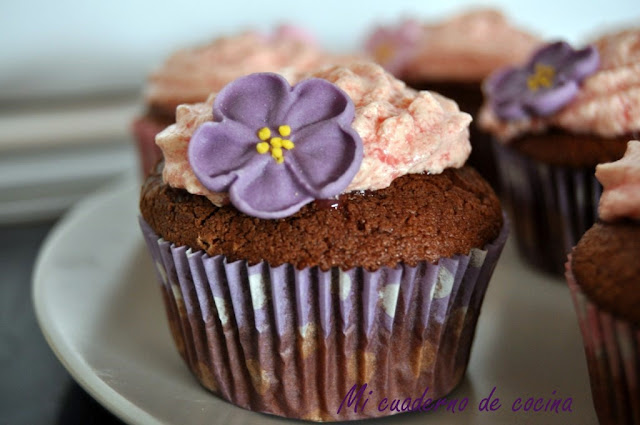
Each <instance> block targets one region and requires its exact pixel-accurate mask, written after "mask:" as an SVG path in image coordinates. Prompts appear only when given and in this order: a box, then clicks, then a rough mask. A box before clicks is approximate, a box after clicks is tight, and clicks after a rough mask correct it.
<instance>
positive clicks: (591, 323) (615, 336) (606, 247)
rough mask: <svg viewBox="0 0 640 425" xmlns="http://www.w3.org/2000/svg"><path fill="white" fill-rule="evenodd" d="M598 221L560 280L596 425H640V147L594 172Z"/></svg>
mask: <svg viewBox="0 0 640 425" xmlns="http://www.w3.org/2000/svg"><path fill="white" fill-rule="evenodd" d="M596 177H597V178H598V180H600V181H601V182H602V185H603V187H604V191H603V193H602V197H601V199H600V207H599V213H600V219H601V221H600V222H598V223H596V224H595V225H594V226H593V227H591V229H589V230H588V231H587V232H586V233H585V234H584V236H583V237H582V238H581V239H580V241H579V242H578V244H577V246H576V247H575V248H574V249H573V251H572V254H571V255H569V261H568V262H567V264H566V278H567V282H568V284H569V288H570V289H571V294H572V296H573V300H574V304H575V307H576V311H577V314H578V319H579V321H580V330H581V331H582V336H583V339H584V346H585V353H586V356H587V364H588V367H589V375H590V378H591V392H592V395H593V402H594V405H595V409H596V412H597V414H598V419H599V421H600V424H602V425H610V424H611V425H613V424H615V425H639V424H640V262H639V261H638V259H639V258H640V142H638V141H631V142H629V144H628V148H627V151H626V153H625V155H624V157H623V158H622V159H620V160H618V161H616V162H612V163H608V164H601V165H598V166H597V168H596Z"/></svg>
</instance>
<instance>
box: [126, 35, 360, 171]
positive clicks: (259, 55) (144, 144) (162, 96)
mask: <svg viewBox="0 0 640 425" xmlns="http://www.w3.org/2000/svg"><path fill="white" fill-rule="evenodd" d="M349 59H350V58H349V57H341V56H333V55H329V54H327V53H325V52H323V51H322V50H320V48H318V47H317V45H316V43H315V42H314V41H313V37H312V36H310V35H309V34H308V33H306V32H305V31H304V30H302V29H300V28H298V27H294V26H290V25H282V26H280V27H278V28H277V29H276V30H275V31H274V32H273V34H270V35H265V34H261V33H258V32H245V33H242V34H239V35H236V36H232V37H221V38H218V39H216V40H214V41H212V42H211V43H208V44H206V45H203V46H198V47H192V48H187V49H183V50H180V51H177V52H176V53H174V54H173V55H171V56H170V57H169V58H168V59H167V60H166V62H165V63H164V64H163V65H162V66H161V67H160V68H159V69H158V70H156V71H155V72H154V73H152V74H151V75H150V77H149V79H148V83H147V87H146V88H145V103H146V112H145V115H144V116H142V117H139V118H138V119H136V120H135V122H134V124H133V133H134V136H135V138H136V141H137V145H138V150H139V153H140V160H141V167H142V170H143V174H144V175H147V174H148V173H149V172H150V170H151V169H152V167H153V166H154V165H155V164H156V163H157V162H158V161H159V160H160V159H161V158H162V154H161V152H160V149H159V148H158V147H157V146H156V144H155V136H156V134H158V133H159V132H160V131H162V130H163V129H164V128H166V127H167V126H169V125H170V124H173V123H174V122H175V113H176V107H177V106H178V105H180V104H182V103H196V102H204V101H205V100H206V99H207V97H208V96H209V94H210V93H212V92H217V91H219V90H220V89H222V87H224V86H225V85H226V84H228V83H229V82H231V81H232V80H234V79H236V78H238V77H241V76H243V75H247V74H250V73H253V72H276V71H278V72H280V73H282V74H284V75H287V76H291V75H293V74H295V73H297V72H304V71H307V70H310V69H315V68H317V67H318V66H320V65H321V64H330V63H333V62H334V61H335V62H336V63H339V62H341V61H348V60H349Z"/></svg>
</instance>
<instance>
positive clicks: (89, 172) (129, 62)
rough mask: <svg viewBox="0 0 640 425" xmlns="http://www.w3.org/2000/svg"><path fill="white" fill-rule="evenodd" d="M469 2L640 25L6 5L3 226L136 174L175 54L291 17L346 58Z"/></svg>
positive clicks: (397, 13)
mask: <svg viewBox="0 0 640 425" xmlns="http://www.w3.org/2000/svg"><path fill="white" fill-rule="evenodd" d="M470 7H476V8H477V7H496V8H498V9H500V10H502V11H503V12H504V13H505V14H506V15H507V16H508V17H509V18H510V19H511V20H512V21H513V22H514V23H515V24H516V25H517V26H521V27H523V28H526V29H529V30H531V31H533V32H535V33H538V34H540V35H541V36H543V37H545V38H563V39H567V40H569V41H571V42H581V41H583V40H586V39H588V38H590V37H591V36H594V35H596V34H598V33H600V32H602V31H604V30H607V29H610V28H615V27H618V26H630V25H633V24H636V25H637V23H638V22H639V20H638V18H640V6H638V3H637V0H612V1H594V2H577V1H567V2H559V1H552V0H540V1H507V0H504V1H492V2H482V3H479V2H470V1H465V0H448V1H415V0H414V1H411V0H395V1H393V2H391V1H388V0H387V1H382V0H368V1H366V2H364V1H344V0H323V1H322V2H301V1H287V0H281V1H279V0H271V1H269V2H257V1H255V2H247V1H245V2H243V1H231V2H229V1H225V2H222V1H209V2H203V1H196V0H182V1H180V2H167V1H154V2H151V1H143V0H130V1H124V0H115V1H110V2H95V1H88V2H86V1H80V0H60V1H57V2H45V1H35V2H7V1H4V2H0V34H1V36H0V57H1V60H0V222H5V223H9V222H17V221H30V220H34V219H42V218H48V217H53V216H56V215H57V214H59V213H60V212H61V211H63V210H64V209H65V208H67V207H68V206H69V205H71V204H72V203H74V202H75V201H77V200H78V199H80V198H81V197H83V196H84V195H85V194H87V193H89V192H91V191H92V190H94V189H95V188H96V187H97V186H99V185H101V184H103V183H104V182H105V181H107V180H109V179H111V178H113V177H114V176H117V175H120V174H122V173H125V172H132V173H135V171H132V170H134V169H135V151H134V148H133V147H132V146H133V145H132V143H131V140H130V134H129V132H130V123H131V120H132V118H133V117H134V116H135V115H136V113H138V112H139V111H140V110H141V105H142V101H141V90H142V85H143V83H144V81H145V77H146V75H147V74H148V73H149V72H150V71H151V70H152V69H153V68H154V67H156V66H158V65H159V64H160V63H162V61H163V60H164V59H165V58H166V57H167V56H168V55H169V53H170V52H172V51H173V50H175V49H177V48H180V47H184V46H189V45H193V44H196V43H202V42H206V41H208V40H211V39H212V38H215V37H216V36H219V35H222V34H230V33H231V34H232V33H237V32H239V31H242V30H245V29H258V30H264V31H268V30H269V29H271V28H273V27H274V26H276V25H277V24H280V23H285V22H289V23H295V24H297V25H301V26H302V27H304V28H306V29H307V30H309V31H310V32H311V33H312V34H315V35H316V37H317V38H318V40H320V42H321V43H322V44H323V45H324V46H325V47H326V48H327V49H331V50H336V51H345V52H346V51H352V50H355V49H358V48H359V47H360V46H362V42H363V39H364V37H365V36H366V35H367V33H368V32H369V31H370V30H371V28H372V26H373V25H375V24H376V23H394V22H396V21H398V20H399V19H400V18H402V17H408V16H412V17H416V18H418V19H421V20H434V21H437V20H439V19H442V18H445V17H447V16H449V15H452V14H454V13H458V12H461V11H463V10H465V9H468V8H470Z"/></svg>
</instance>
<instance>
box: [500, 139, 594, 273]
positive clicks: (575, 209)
mask: <svg viewBox="0 0 640 425" xmlns="http://www.w3.org/2000/svg"><path fill="white" fill-rule="evenodd" d="M493 147H494V150H495V153H496V160H497V165H498V171H499V174H500V188H501V194H502V196H503V198H504V200H505V201H506V202H505V203H506V204H507V208H508V209H509V212H510V216H511V218H512V225H513V227H514V233H515V237H516V242H517V246H518V250H519V252H520V255H521V256H522V258H523V259H524V260H525V261H526V262H528V263H530V264H532V265H533V266H535V267H537V268H539V269H542V270H544V271H546V272H549V273H553V274H555V275H558V276H561V275H562V274H563V273H564V263H565V261H566V259H567V254H568V253H569V252H571V249H572V248H573V247H574V246H575V245H576V244H577V243H578V240H579V239H580V237H582V235H583V234H584V233H585V232H586V231H587V230H588V229H589V228H590V227H591V226H592V225H593V223H595V220H596V219H597V217H598V201H599V200H600V195H601V193H602V186H601V185H600V183H599V182H598V180H597V179H596V178H595V175H594V173H595V168H571V167H562V166H557V165H551V164H545V163H543V162H540V161H536V160H535V159H532V158H529V157H527V156H525V155H522V154H521V153H519V152H517V151H516V150H514V149H512V148H510V147H508V146H504V145H502V144H500V143H499V142H497V141H495V140H494V141H493Z"/></svg>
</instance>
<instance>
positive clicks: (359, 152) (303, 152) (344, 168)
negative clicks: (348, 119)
mask: <svg viewBox="0 0 640 425" xmlns="http://www.w3.org/2000/svg"><path fill="white" fill-rule="evenodd" d="M294 143H295V148H293V150H291V151H289V152H288V153H287V154H286V155H287V158H286V159H285V165H286V166H287V167H288V168H289V169H290V170H291V173H292V174H293V175H294V176H295V177H296V178H297V180H298V182H299V183H300V184H301V185H303V186H304V187H305V188H306V190H307V191H308V192H309V193H310V194H311V195H313V197H314V198H316V199H326V198H331V197H334V196H336V195H338V194H340V193H341V192H342V191H343V190H344V189H345V188H346V187H347V186H348V185H349V183H351V180H353V177H354V176H355V175H356V173H357V172H358V170H359V169H360V164H361V162H362V157H363V147H362V140H361V139H360V136H359V135H358V133H356V131H355V130H353V129H352V128H351V127H350V126H345V125H339V124H338V123H336V122H335V121H334V120H330V121H322V122H319V123H316V124H313V125H310V126H306V127H304V128H303V129H301V130H298V132H297V133H296V137H295V140H294Z"/></svg>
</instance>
